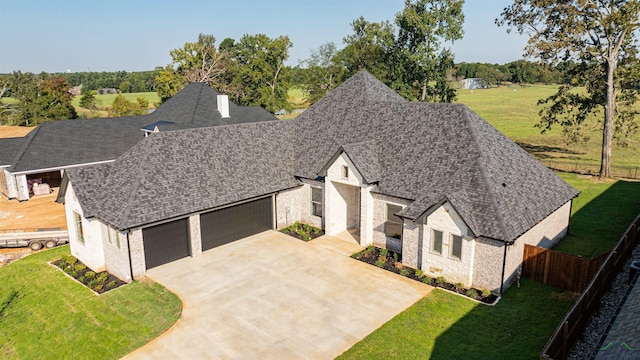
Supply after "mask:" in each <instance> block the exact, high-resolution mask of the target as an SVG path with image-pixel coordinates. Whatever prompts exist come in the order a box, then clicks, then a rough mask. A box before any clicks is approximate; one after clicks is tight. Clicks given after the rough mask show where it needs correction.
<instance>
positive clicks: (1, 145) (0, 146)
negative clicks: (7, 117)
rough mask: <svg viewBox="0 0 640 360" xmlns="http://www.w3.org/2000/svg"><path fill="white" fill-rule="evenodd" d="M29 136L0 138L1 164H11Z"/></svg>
mask: <svg viewBox="0 0 640 360" xmlns="http://www.w3.org/2000/svg"><path fill="white" fill-rule="evenodd" d="M26 139H27V137H26V136H25V137H15V138H2V139H0V166H5V165H10V164H11V162H12V161H13V158H15V156H16V154H17V153H18V151H20V148H22V145H23V144H24V142H25V141H26Z"/></svg>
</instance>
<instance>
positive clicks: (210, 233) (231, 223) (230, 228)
mask: <svg viewBox="0 0 640 360" xmlns="http://www.w3.org/2000/svg"><path fill="white" fill-rule="evenodd" d="M272 214H273V210H272V201H271V197H268V198H264V199H260V200H255V201H251V202H248V203H244V204H240V205H236V206H232V207H228V208H225V209H221V210H216V211H211V212H208V213H205V214H202V215H200V229H201V233H202V251H205V250H209V249H213V248H214V247H217V246H220V245H224V244H227V243H230V242H232V241H236V240H239V239H242V238H244V237H247V236H250V235H253V234H257V233H259V232H262V231H265V230H269V229H272V228H273V225H272V221H273V215H272Z"/></svg>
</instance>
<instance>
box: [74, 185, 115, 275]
mask: <svg viewBox="0 0 640 360" xmlns="http://www.w3.org/2000/svg"><path fill="white" fill-rule="evenodd" d="M64 201H65V206H64V211H65V215H66V218H67V229H68V232H69V246H70V250H71V255H73V256H75V257H76V258H78V259H79V260H80V261H82V262H83V263H84V264H85V265H87V266H88V267H90V268H91V269H92V270H94V271H103V270H105V259H104V251H103V247H102V243H103V240H102V226H103V224H102V223H101V222H100V221H98V220H95V219H94V220H88V219H86V218H85V217H84V214H83V212H82V207H80V203H79V202H78V199H77V197H76V194H75V192H74V190H73V187H72V186H71V183H69V184H68V185H67V192H66V193H65V197H64ZM74 213H77V214H78V215H80V218H81V222H82V234H83V239H84V242H81V241H80V240H79V239H78V234H77V230H76V222H75V215H74Z"/></svg>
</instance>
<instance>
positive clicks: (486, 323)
mask: <svg viewBox="0 0 640 360" xmlns="http://www.w3.org/2000/svg"><path fill="white" fill-rule="evenodd" d="M574 300H575V295H574V294H572V293H568V292H565V291H562V290H559V289H556V288H553V287H549V286H545V285H542V284H539V283H536V282H533V281H529V280H526V279H524V280H522V283H521V286H520V288H518V287H516V286H512V287H511V288H510V289H508V290H507V291H506V292H505V294H504V297H503V298H502V299H501V300H500V302H499V303H498V304H497V305H496V306H493V307H490V306H486V305H480V304H478V303H475V302H473V301H471V300H468V299H466V298H463V297H461V296H458V295H454V294H451V293H449V292H445V291H443V290H440V289H435V290H434V291H432V292H431V293H430V294H429V295H427V296H426V297H425V298H423V299H422V300H420V301H418V302H417V303H416V304H415V305H413V306H411V307H410V308H409V309H407V310H406V311H404V312H402V313H400V314H399V315H398V316H396V317H395V318H393V319H391V320H390V321H389V322H387V323H386V324H384V325H383V326H382V327H380V328H379V329H378V330H376V331H374V332H373V333H371V334H370V335H369V336H367V337H366V338H364V339H363V340H362V341H360V342H359V343H357V344H356V345H354V346H353V347H352V348H351V349H349V350H348V351H346V352H345V353H344V354H342V355H341V356H340V357H339V358H338V359H342V360H346V359H432V360H433V359H511V360H517V359H527V360H528V359H536V358H538V357H539V353H540V350H541V349H542V347H543V346H544V344H545V343H546V342H547V340H548V339H549V336H550V335H551V333H552V332H553V330H554V329H555V327H556V326H557V325H558V322H559V321H560V320H561V319H562V317H563V316H564V314H565V313H566V311H567V310H568V309H569V307H571V305H572V303H573V301H574ZM542 314H544V316H541V315H542Z"/></svg>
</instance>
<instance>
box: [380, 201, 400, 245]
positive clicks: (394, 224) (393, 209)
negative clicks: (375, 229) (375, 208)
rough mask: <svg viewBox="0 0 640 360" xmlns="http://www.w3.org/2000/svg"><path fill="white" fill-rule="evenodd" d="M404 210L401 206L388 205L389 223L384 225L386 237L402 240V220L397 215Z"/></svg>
mask: <svg viewBox="0 0 640 360" xmlns="http://www.w3.org/2000/svg"><path fill="white" fill-rule="evenodd" d="M400 210H402V207H401V206H398V205H391V204H387V221H386V222H385V223H384V233H385V235H387V236H389V237H392V238H396V239H402V219H400V218H399V217H397V216H396V215H395V214H396V213H398V212H400Z"/></svg>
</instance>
